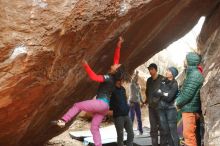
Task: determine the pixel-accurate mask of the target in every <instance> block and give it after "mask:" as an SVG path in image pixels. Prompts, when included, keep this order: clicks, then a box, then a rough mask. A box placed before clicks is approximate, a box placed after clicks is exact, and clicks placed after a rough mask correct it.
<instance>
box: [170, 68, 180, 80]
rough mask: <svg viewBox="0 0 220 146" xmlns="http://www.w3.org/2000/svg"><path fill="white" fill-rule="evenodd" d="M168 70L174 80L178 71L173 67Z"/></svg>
mask: <svg viewBox="0 0 220 146" xmlns="http://www.w3.org/2000/svg"><path fill="white" fill-rule="evenodd" d="M168 70H169V71H170V72H171V73H172V75H173V77H174V78H175V77H176V76H177V75H178V73H179V72H178V70H177V69H176V68H175V67H169V68H168Z"/></svg>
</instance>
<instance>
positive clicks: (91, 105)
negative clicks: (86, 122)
mask: <svg viewBox="0 0 220 146" xmlns="http://www.w3.org/2000/svg"><path fill="white" fill-rule="evenodd" d="M108 110H109V106H108V104H107V103H105V102H104V101H102V100H97V99H93V100H86V101H82V102H78V103H75V104H74V105H73V106H72V107H71V108H70V109H69V110H68V112H67V113H66V114H65V115H64V116H63V117H62V120H64V121H65V122H69V121H70V120H71V119H72V118H73V117H74V116H76V115H77V114H78V113H79V112H81V111H85V112H91V113H93V118H92V124H91V128H90V130H91V133H92V135H93V140H94V143H95V146H102V142H101V135H100V132H99V126H100V124H101V122H102V120H103V118H104V117H105V115H106V114H107V112H108Z"/></svg>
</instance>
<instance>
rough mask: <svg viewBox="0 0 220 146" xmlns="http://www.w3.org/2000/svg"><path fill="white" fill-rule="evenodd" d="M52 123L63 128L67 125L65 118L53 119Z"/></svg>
mask: <svg viewBox="0 0 220 146" xmlns="http://www.w3.org/2000/svg"><path fill="white" fill-rule="evenodd" d="M51 123H52V124H53V125H56V126H58V127H60V128H63V127H65V125H66V123H65V122H64V121H63V120H57V121H52V122H51Z"/></svg>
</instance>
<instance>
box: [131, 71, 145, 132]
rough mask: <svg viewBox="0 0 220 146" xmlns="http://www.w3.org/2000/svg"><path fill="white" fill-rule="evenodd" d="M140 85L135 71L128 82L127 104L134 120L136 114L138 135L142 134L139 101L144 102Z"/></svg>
mask: <svg viewBox="0 0 220 146" xmlns="http://www.w3.org/2000/svg"><path fill="white" fill-rule="evenodd" d="M140 90H141V87H140V85H139V84H138V71H137V72H136V73H135V75H134V77H133V78H132V80H131V84H130V97H129V104H130V113H129V116H130V118H131V120H132V122H134V117H135V115H136V118H137V122H138V131H139V135H142V134H143V128H142V119H141V106H140V102H141V103H142V104H144V102H143V100H142V96H141V91H140Z"/></svg>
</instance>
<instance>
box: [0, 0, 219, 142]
mask: <svg viewBox="0 0 220 146" xmlns="http://www.w3.org/2000/svg"><path fill="white" fill-rule="evenodd" d="M218 3H219V1H218V0H212V1H210V0H179V1H177V0H166V1H165V0H125V1H121V0H120V1H119V0H64V1H60V0H10V1H6V0H5V1H3V0H2V1H0V10H1V14H0V30H1V31H0V40H1V41H0V121H1V122H0V145H1V146H2V145H3V146H19V145H21V146H38V145H39V146H41V145H42V144H43V143H44V142H45V141H47V140H48V139H49V138H51V137H53V136H55V135H57V134H58V133H60V132H61V131H60V129H56V128H55V127H53V126H51V125H50V121H51V120H54V119H57V118H58V117H60V116H61V115H62V114H63V113H64V112H65V111H66V110H67V109H68V108H69V107H70V106H71V105H72V104H73V103H74V102H76V101H80V100H83V99H90V98H92V97H93V96H94V94H95V88H96V86H97V84H96V83H92V82H91V81H90V80H89V79H88V77H86V74H85V72H84V70H83V69H82V66H81V59H82V58H86V59H87V60H88V62H89V64H90V65H91V66H92V68H94V70H95V71H96V72H98V73H105V72H106V71H107V69H108V67H109V66H110V65H111V63H112V56H113V50H114V47H115V44H116V40H117V37H118V36H119V35H122V36H123V37H124V39H125V42H124V44H123V47H122V50H121V54H122V57H121V62H122V63H124V64H125V65H126V66H127V69H128V71H129V72H131V71H132V70H133V69H134V68H136V67H137V66H138V65H140V64H142V63H143V62H145V61H146V60H148V59H149V58H150V57H151V56H152V55H153V54H154V53H156V52H158V51H160V50H161V49H163V48H165V47H166V46H167V45H169V44H170V43H172V42H173V41H175V40H177V39H178V38H179V37H181V36H182V35H183V34H185V33H186V32H187V31H188V30H189V29H190V28H192V27H193V25H195V23H196V22H197V21H198V19H199V18H200V17H201V16H202V15H205V16H207V15H210V14H211V13H213V9H215V8H216V5H217V4H218ZM216 14H217V12H216ZM216 17H217V16H216ZM212 20H213V21H214V22H213V23H215V20H216V21H217V20H219V19H214V18H213V19H212ZM218 22H219V21H218ZM210 23H211V24H210V25H212V22H210ZM207 25H208V24H207ZM216 30H218V29H217V28H216ZM207 31H208V30H207ZM213 32H214V31H213ZM209 34H210V35H211V36H213V37H212V38H213V41H215V39H216V40H217V35H216V36H215V35H214V34H217V33H211V32H210V33H209ZM206 40H208V37H207V36H205V38H204V39H203V42H204V44H203V46H205V45H206V44H208V42H206ZM216 45H218V44H216ZM204 48H205V49H204V51H205V50H206V47H204ZM215 48H216V51H217V46H216V47H215ZM177 49H178V48H177ZM213 55H217V54H209V56H213ZM212 59H213V58H212ZM216 59H217V56H216ZM207 60H209V59H207ZM218 66H219V64H218V63H217V61H216V62H215V65H213V68H211V69H213V70H214V68H215V70H216V69H217V67H218ZM207 67H208V66H207ZM215 73H216V71H215ZM216 74H217V73H216ZM211 77H213V78H214V77H217V76H211ZM218 79H219V78H218ZM208 83H209V82H208ZM218 83H219V82H218ZM210 85H216V86H217V85H218V84H217V83H215V84H213V83H210ZM210 89H212V88H210ZM213 92H214V91H213ZM217 93H218V94H217ZM209 95H210V97H212V93H210V94H209ZM217 95H219V91H217V90H216V95H214V96H213V97H216V99H217V97H218V96H217ZM215 103H217V100H216V102H214V101H213V104H215ZM211 104H212V103H209V104H208V105H211ZM215 107H218V104H216V105H214V106H212V107H211V108H210V107H209V108H207V112H212V109H214V108H215ZM208 118H211V117H208ZM209 120H210V121H209ZM209 120H208V121H209V123H208V124H213V125H215V123H210V122H211V121H213V120H215V119H209ZM215 121H216V120H215ZM210 128H213V127H210ZM210 131H211V130H210V129H209V130H208V132H210ZM209 137H212V136H211V135H210V134H209Z"/></svg>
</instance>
